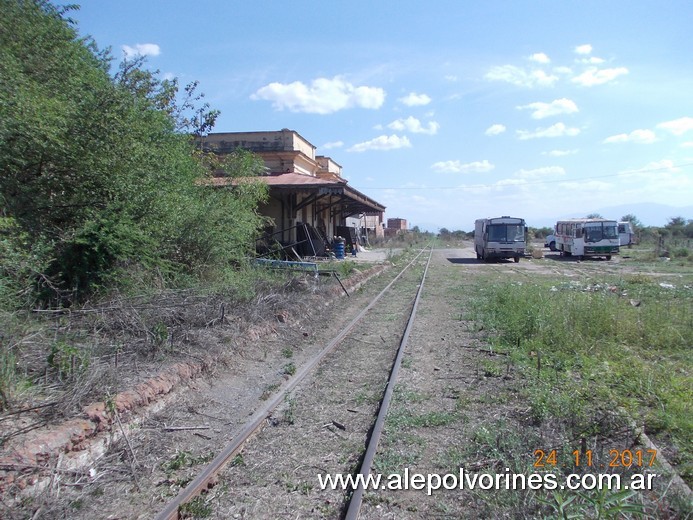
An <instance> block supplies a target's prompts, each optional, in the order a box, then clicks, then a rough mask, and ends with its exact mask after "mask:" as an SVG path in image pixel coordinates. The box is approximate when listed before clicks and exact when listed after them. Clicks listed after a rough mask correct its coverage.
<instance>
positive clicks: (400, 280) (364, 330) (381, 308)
mask: <svg viewBox="0 0 693 520" xmlns="http://www.w3.org/2000/svg"><path fill="white" fill-rule="evenodd" d="M431 253H432V251H431V249H424V250H422V251H421V252H419V253H418V254H417V255H416V257H415V258H414V259H413V260H412V261H411V262H409V263H408V264H407V265H406V266H405V267H404V268H403V269H402V270H401V271H400V273H399V274H398V275H397V276H396V277H395V278H394V279H393V280H392V282H390V283H389V284H388V285H387V286H386V287H385V288H384V289H383V290H382V291H381V292H380V293H379V294H377V295H376V296H375V297H374V298H373V299H372V300H371V301H370V302H369V303H368V304H367V305H366V306H365V308H364V309H363V310H362V311H361V312H360V313H359V314H358V315H357V316H356V317H355V318H354V319H353V320H352V321H351V322H349V323H348V324H347V326H346V327H344V328H343V329H342V330H341V331H340V332H339V333H338V334H337V335H336V336H335V337H334V338H332V340H331V341H330V342H329V343H328V344H327V345H326V346H325V347H324V348H323V349H322V350H321V351H320V352H319V353H318V354H317V355H316V356H315V357H313V358H312V359H311V360H309V361H308V362H307V363H305V364H304V365H303V366H302V367H301V368H300V370H298V371H297V372H296V373H295V374H294V376H293V377H292V378H291V380H290V381H288V382H287V384H286V385H285V386H284V387H283V388H281V389H279V390H278V391H277V392H276V394H275V395H273V396H272V398H271V399H269V400H268V401H267V402H266V404H265V405H264V406H263V407H262V408H261V409H259V410H258V411H256V412H255V413H254V414H253V416H252V417H251V418H250V420H248V422H247V423H246V424H245V425H243V426H242V427H241V428H240V429H239V430H238V432H237V433H236V435H235V437H234V438H233V439H232V440H231V442H230V443H229V444H228V445H227V446H226V447H225V448H224V449H223V450H222V451H221V452H220V453H219V454H218V455H217V456H216V457H215V458H214V459H213V460H212V461H211V462H210V463H209V464H208V465H207V466H206V467H205V468H204V469H203V470H202V471H201V472H200V473H199V474H198V475H197V477H195V478H194V479H193V480H192V481H191V482H190V483H189V484H188V485H187V486H186V487H185V488H184V489H183V490H182V491H181V492H180V493H179V494H178V495H177V496H176V497H175V498H174V499H173V500H171V501H170V502H169V503H168V504H167V505H166V507H165V508H163V509H162V510H161V511H160V512H159V513H158V515H157V516H156V518H157V520H168V519H177V518H180V517H181V511H185V510H186V509H190V508H191V507H193V506H189V505H187V504H190V503H191V501H192V500H194V499H195V497H197V496H198V495H200V494H201V493H203V492H206V491H208V490H209V489H210V488H211V487H212V486H213V487H225V488H242V484H241V483H242V482H243V481H246V482H247V481H248V479H249V478H252V472H251V471H250V470H249V469H248V467H247V466H245V467H243V468H241V469H240V471H239V470H238V461H239V460H241V459H242V458H248V459H249V458H251V457H250V456H246V455H243V454H242V452H243V450H244V447H245V446H246V444H247V443H249V440H250V439H252V440H251V441H250V442H251V443H252V444H253V445H254V447H253V449H255V450H259V451H260V452H265V453H268V452H272V450H273V448H272V447H271V446H272V445H274V446H291V445H294V444H295V443H298V444H300V443H301V440H300V437H301V436H304V435H306V431H308V432H309V435H312V436H322V437H323V440H324V437H327V444H325V453H323V454H320V453H312V454H306V455H304V456H302V457H301V462H302V463H303V464H304V465H305V466H306V467H312V468H318V467H319V468H320V469H326V467H321V466H320V465H319V464H320V463H319V462H315V463H309V462H307V458H308V457H309V456H313V458H315V459H316V461H319V460H320V459H322V458H323V457H324V456H331V457H334V456H335V448H334V447H335V442H334V439H333V435H334V432H336V433H337V434H338V435H339V434H342V436H343V437H348V438H349V439H352V440H356V442H354V443H351V442H346V443H342V445H341V446H340V448H339V450H338V451H339V456H338V458H341V459H342V460H343V461H345V462H348V464H346V465H344V464H342V467H341V468H340V467H338V466H339V465H337V466H335V467H334V469H339V470H342V471H343V472H349V471H351V469H352V466H353V463H354V461H356V460H361V464H360V468H359V471H358V472H359V473H361V474H363V475H367V474H368V473H369V472H370V470H371V465H372V462H373V457H374V455H375V452H376V449H377V444H378V440H379V437H380V434H381V432H382V429H383V426H384V421H385V417H386V415H387V409H388V406H389V403H390V400H391V398H392V393H393V391H394V387H395V384H396V379H397V374H398V371H399V366H400V365H401V363H402V358H403V355H404V349H405V347H406V344H407V338H408V335H409V331H410V330H411V326H412V324H413V321H414V317H415V314H416V308H417V304H418V301H419V298H420V294H421V289H422V287H423V283H424V279H425V276H426V272H427V269H428V263H429V261H430V256H431ZM376 305H377V312H376V311H375V310H374V309H375V307H376ZM364 338H367V339H364ZM373 338H376V339H377V338H380V340H381V341H380V344H379V345H378V344H377V343H376V341H373ZM374 351H376V352H374ZM358 364H365V365H366V366H368V365H370V366H369V369H368V370H362V369H354V367H355V366H356V365H358ZM349 365H351V366H352V369H351V370H350V369H349ZM340 379H342V381H341V382H339V380H340ZM338 382H339V383H338ZM335 385H338V386H337V391H336V392H335V391H334V390H335ZM339 385H344V386H349V387H350V388H361V389H364V390H365V389H372V388H375V389H379V388H384V392H383V393H382V395H381V396H380V397H377V396H376V395H368V396H367V397H358V396H357V398H356V399H349V398H348V397H345V396H344V395H343V390H344V388H343V387H340V386H339ZM376 393H377V392H376ZM306 396H307V399H304V398H305V397H306ZM316 397H317V399H316ZM361 399H366V400H367V401H368V406H367V408H368V409H369V410H370V413H369V412H367V410H365V409H363V407H362V406H360V403H359V402H360V400H361ZM303 400H305V401H306V404H302V402H303ZM340 400H342V401H343V402H344V403H347V402H349V401H352V402H353V405H347V406H346V408H345V409H346V410H351V411H347V414H353V415H359V417H358V420H354V419H353V418H351V419H350V418H346V419H342V418H341V417H340V418H339V420H337V419H330V418H329V416H325V418H324V419H321V420H319V421H317V422H316V421H315V418H316V415H319V414H320V411H319V410H317V409H319V408H322V409H323V410H324V409H325V404H326V403H327V402H330V403H333V404H334V405H335V406H336V408H337V409H339V408H340V407H339V404H340V403H339V401H340ZM376 401H377V403H376ZM287 402H289V403H290V404H288V405H287ZM297 403H301V404H297ZM282 405H283V407H284V411H283V412H281V413H279V412H277V410H278V409H280V408H281V407H282ZM374 406H375V408H374ZM299 407H301V410H300V411H298V410H297V409H298V408H299ZM342 408H344V406H342ZM362 412H363V413H362ZM373 412H377V413H375V414H374V413H373ZM289 413H290V414H291V418H287V414H289ZM329 413H331V412H328V415H329ZM282 414H283V415H282ZM299 414H302V418H301V419H299V418H297V417H295V416H296V415H299ZM369 415H370V417H369ZM375 415H377V417H376V419H375V422H373V417H374V416H375ZM306 418H307V419H306ZM302 420H306V421H307V423H308V424H307V428H302V427H301V425H299V424H297V422H298V421H302ZM272 426H274V427H272ZM316 426H317V427H318V428H317V430H316ZM327 426H329V427H330V428H329V429H327ZM273 430H275V431H273ZM277 431H278V432H279V435H275V433H276V432H277ZM342 432H344V433H342ZM297 437H298V439H297ZM364 439H367V443H366V447H365V449H363V448H362V447H361V446H362V442H363V441H364ZM263 444H268V445H269V446H270V447H260V448H258V446H262V445H263ZM320 444H321V442H320V441H318V442H316V443H315V445H320ZM309 451H310V450H309ZM262 466H267V465H266V464H261V463H260V467H262ZM311 471H312V473H316V471H315V470H311ZM239 473H242V475H240V474H239ZM259 478H262V477H259ZM313 480H315V476H314V475H313ZM239 482H240V483H239ZM299 485H300V484H298V485H297V486H294V487H298V486H299ZM304 485H311V484H309V483H307V482H304ZM282 487H284V488H286V487H289V488H290V487H291V486H290V485H288V484H286V483H284V484H282V485H280V486H279V488H280V489H278V490H277V491H275V492H273V496H274V498H275V500H280V499H279V497H278V496H277V494H278V493H280V492H281V488H282ZM287 494H288V495H291V492H289V493H287ZM231 495H232V496H229V495H227V496H226V497H224V498H220V499H219V501H218V503H217V504H216V505H215V507H214V510H215V511H217V514H220V512H221V511H223V512H224V513H223V514H221V517H226V515H228V516H230V517H233V516H234V515H238V514H241V515H242V514H243V512H244V511H246V510H247V506H244V505H243V500H242V499H241V500H240V501H239V500H238V497H237V496H233V495H234V494H231ZM332 500H334V506H335V508H345V509H346V514H347V518H358V512H359V509H360V507H361V502H362V500H363V488H362V487H361V488H357V489H355V490H354V492H353V494H351V496H349V494H348V493H347V494H344V495H343V496H342V497H341V504H340V499H339V498H338V497H337V498H333V499H332ZM287 501H288V500H287ZM295 502H296V501H295V500H293V503H292V504H291V506H290V507H291V508H292V509H294V510H295V511H296V512H297V514H300V512H301V511H302V509H303V510H305V509H306V508H308V510H310V509H311V508H312V509H315V505H314V504H310V503H307V504H303V505H297V504H296V503H295ZM239 504H240V505H239ZM244 507H245V509H244ZM287 507H289V506H287ZM283 512H285V511H283Z"/></svg>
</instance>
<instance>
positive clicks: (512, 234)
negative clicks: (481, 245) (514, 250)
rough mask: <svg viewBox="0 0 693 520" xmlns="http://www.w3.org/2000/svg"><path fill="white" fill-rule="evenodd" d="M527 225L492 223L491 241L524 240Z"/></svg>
mask: <svg viewBox="0 0 693 520" xmlns="http://www.w3.org/2000/svg"><path fill="white" fill-rule="evenodd" d="M524 239H525V227H524V226H523V225H522V224H491V225H490V226H489V227H488V240H489V242H523V241H524Z"/></svg>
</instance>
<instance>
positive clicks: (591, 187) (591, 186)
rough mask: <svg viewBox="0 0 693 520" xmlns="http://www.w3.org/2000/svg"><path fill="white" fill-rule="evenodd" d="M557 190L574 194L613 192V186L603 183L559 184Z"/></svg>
mask: <svg viewBox="0 0 693 520" xmlns="http://www.w3.org/2000/svg"><path fill="white" fill-rule="evenodd" d="M558 187H559V189H562V190H565V191H570V192H576V193H592V194H594V193H597V192H613V189H614V188H613V185H612V184H610V183H608V182H604V181H594V180H592V181H579V182H578V181H576V182H559V183H558Z"/></svg>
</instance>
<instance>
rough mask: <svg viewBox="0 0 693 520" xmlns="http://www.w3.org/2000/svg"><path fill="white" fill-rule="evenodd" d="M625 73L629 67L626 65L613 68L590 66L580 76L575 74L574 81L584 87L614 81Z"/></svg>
mask: <svg viewBox="0 0 693 520" xmlns="http://www.w3.org/2000/svg"><path fill="white" fill-rule="evenodd" d="M623 74H628V69H627V68H625V67H616V68H613V69H598V68H597V67H590V68H589V69H587V70H586V71H585V72H583V73H582V74H580V75H579V76H575V77H574V78H573V79H572V81H573V83H577V84H579V85H582V86H583V87H593V86H594V85H602V84H603V83H608V82H609V81H613V80H614V79H616V78H617V77H619V76H622V75H623Z"/></svg>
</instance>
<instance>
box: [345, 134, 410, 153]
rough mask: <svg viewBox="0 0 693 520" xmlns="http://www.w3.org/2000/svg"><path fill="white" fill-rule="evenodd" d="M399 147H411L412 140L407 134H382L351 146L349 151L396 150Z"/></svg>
mask: <svg viewBox="0 0 693 520" xmlns="http://www.w3.org/2000/svg"><path fill="white" fill-rule="evenodd" d="M398 148H411V142H409V139H408V138H407V136H406V135H405V136H403V137H399V136H398V135H381V136H379V137H376V138H375V139H371V140H370V141H365V142H363V143H358V144H355V145H354V146H352V147H351V148H349V149H348V150H347V151H348V152H366V151H368V150H396V149H398Z"/></svg>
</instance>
